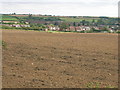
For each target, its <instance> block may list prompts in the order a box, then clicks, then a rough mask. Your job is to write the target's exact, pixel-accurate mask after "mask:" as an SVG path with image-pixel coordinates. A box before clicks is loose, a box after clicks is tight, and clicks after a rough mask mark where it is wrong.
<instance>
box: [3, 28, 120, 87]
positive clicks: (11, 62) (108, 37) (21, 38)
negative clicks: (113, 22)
mask: <svg viewBox="0 0 120 90" xmlns="http://www.w3.org/2000/svg"><path fill="white" fill-rule="evenodd" d="M2 35H3V41H4V42H5V45H4V47H3V61H2V63H3V64H2V65H3V73H2V75H3V81H2V83H3V88H28V87H29V88H87V87H89V88H90V87H94V86H96V87H97V86H98V87H101V88H103V87H118V73H117V71H118V60H117V59H118V55H117V51H118V47H117V36H118V35H117V34H108V33H106V34H105V33H98V34H95V33H94V34H92V33H91V34H89V33H87V34H85V33H83V34H82V33H48V32H37V31H22V30H21V31H20V30H3V32H2ZM91 83H93V85H92V84H91Z"/></svg>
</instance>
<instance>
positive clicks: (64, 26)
mask: <svg viewBox="0 0 120 90" xmlns="http://www.w3.org/2000/svg"><path fill="white" fill-rule="evenodd" d="M68 27H69V25H68V23H65V22H63V23H61V25H60V30H65V29H67V28H68Z"/></svg>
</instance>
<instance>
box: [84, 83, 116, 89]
mask: <svg viewBox="0 0 120 90" xmlns="http://www.w3.org/2000/svg"><path fill="white" fill-rule="evenodd" d="M86 87H87V88H116V87H114V86H111V85H107V86H104V87H103V86H102V85H101V83H98V82H90V83H87V84H86Z"/></svg>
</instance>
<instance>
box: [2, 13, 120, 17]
mask: <svg viewBox="0 0 120 90" xmlns="http://www.w3.org/2000/svg"><path fill="white" fill-rule="evenodd" d="M13 13H15V12H13ZM13 13H0V15H29V14H32V15H42V16H45V15H47V16H49V15H50V14H33V13H15V14H13ZM51 16H61V17H62V16H63V17H64V16H65V17H67V15H51ZM69 16H72V15H69ZM69 16H68V17H69ZM75 16H77V15H75ZM78 17H98V18H99V17H110V18H112V17H113V16H87V15H86V16H85V15H84V16H78ZM113 18H118V16H117V17H113Z"/></svg>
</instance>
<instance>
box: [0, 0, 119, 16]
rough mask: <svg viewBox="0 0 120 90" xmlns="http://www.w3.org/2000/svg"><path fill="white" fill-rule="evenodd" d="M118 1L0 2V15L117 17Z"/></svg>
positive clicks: (46, 0)
mask: <svg viewBox="0 0 120 90" xmlns="http://www.w3.org/2000/svg"><path fill="white" fill-rule="evenodd" d="M118 2H119V0H105V1H104V0H89V1H84V0H76V1H73V0H65V1H64V0H40V1H39V0H34V2H33V0H26V1H23V0H12V1H8V0H6V1H4V0H2V2H1V3H0V4H1V7H0V8H1V10H2V11H0V13H3V14H10V13H17V14H29V13H30V14H42V15H55V16H105V17H118Z"/></svg>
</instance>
